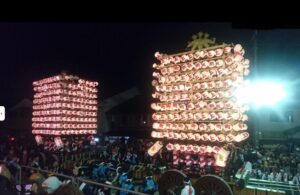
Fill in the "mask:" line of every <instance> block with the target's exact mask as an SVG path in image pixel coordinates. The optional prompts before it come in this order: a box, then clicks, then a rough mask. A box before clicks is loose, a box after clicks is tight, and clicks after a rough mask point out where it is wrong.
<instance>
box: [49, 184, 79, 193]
mask: <svg viewBox="0 0 300 195" xmlns="http://www.w3.org/2000/svg"><path fill="white" fill-rule="evenodd" d="M52 194H53V195H85V194H84V193H83V192H82V191H80V190H79V189H78V188H77V187H75V186H74V185H72V184H64V185H61V186H60V187H58V188H57V189H56V190H55V191H54V192H53V193H52Z"/></svg>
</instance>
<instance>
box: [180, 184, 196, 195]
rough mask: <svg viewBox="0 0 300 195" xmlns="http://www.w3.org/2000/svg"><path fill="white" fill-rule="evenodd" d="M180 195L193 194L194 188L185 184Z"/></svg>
mask: <svg viewBox="0 0 300 195" xmlns="http://www.w3.org/2000/svg"><path fill="white" fill-rule="evenodd" d="M181 195H195V189H194V188H193V186H192V185H185V186H184V188H183V189H182V190H181Z"/></svg>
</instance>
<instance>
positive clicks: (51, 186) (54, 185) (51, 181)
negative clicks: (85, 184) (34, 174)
mask: <svg viewBox="0 0 300 195" xmlns="http://www.w3.org/2000/svg"><path fill="white" fill-rule="evenodd" d="M61 184H62V182H61V181H60V180H59V179H58V178H57V177H55V176H50V177H48V178H47V179H46V180H45V181H44V182H43V183H42V187H43V189H44V190H45V191H46V192H47V193H48V194H52V193H53V192H55V190H57V189H58V188H59V187H60V186H61Z"/></svg>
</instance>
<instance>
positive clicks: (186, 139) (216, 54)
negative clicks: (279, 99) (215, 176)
mask: <svg viewBox="0 0 300 195" xmlns="http://www.w3.org/2000/svg"><path fill="white" fill-rule="evenodd" d="M195 41H196V40H194V43H192V44H191V45H190V46H191V47H192V50H191V51H188V52H184V53H177V54H170V55H168V54H162V53H159V52H156V53H155V57H156V59H157V60H158V61H159V63H155V64H153V68H154V72H153V77H154V79H153V81H152V85H153V87H154V93H153V94H152V96H153V99H154V101H153V103H152V104H151V108H152V109H153V110H154V113H153V115H152V118H153V120H154V122H153V131H152V133H151V135H152V137H153V138H157V139H158V140H159V141H161V142H163V143H164V144H165V147H166V148H167V149H168V150H169V151H172V152H173V166H174V167H175V168H180V170H183V171H184V172H185V173H197V174H202V173H205V170H206V168H207V167H210V168H213V169H214V171H215V172H216V173H217V172H220V170H222V168H224V167H225V166H226V161H227V159H228V156H229V154H230V147H228V146H229V145H234V144H235V143H238V142H242V141H244V140H246V139H247V138H248V137H249V133H248V132H247V128H248V127H247V124H246V122H247V119H248V117H247V115H246V114H245V112H246V111H247V110H248V106H247V105H245V104H242V103H240V102H238V101H237V98H236V97H235V96H234V94H235V93H234V92H235V91H236V90H237V89H238V88H240V87H242V86H244V85H245V84H246V82H245V80H244V76H247V75H248V74H249V60H248V59H245V58H244V54H245V51H244V49H243V47H242V46H241V45H240V44H220V45H216V44H214V45H213V46H212V44H210V43H214V42H215V40H210V39H201V40H200V41H199V42H195ZM201 41H202V42H201ZM197 44H198V45H197ZM195 45H196V46H195ZM151 155H153V153H151Z"/></svg>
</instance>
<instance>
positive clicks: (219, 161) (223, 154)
mask: <svg viewBox="0 0 300 195" xmlns="http://www.w3.org/2000/svg"><path fill="white" fill-rule="evenodd" d="M229 154H230V152H229V151H227V150H225V149H223V148H222V149H220V150H219V152H218V153H217V154H216V155H215V159H216V161H215V165H216V166H219V167H225V166H226V161H227V158H228V156H229Z"/></svg>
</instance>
